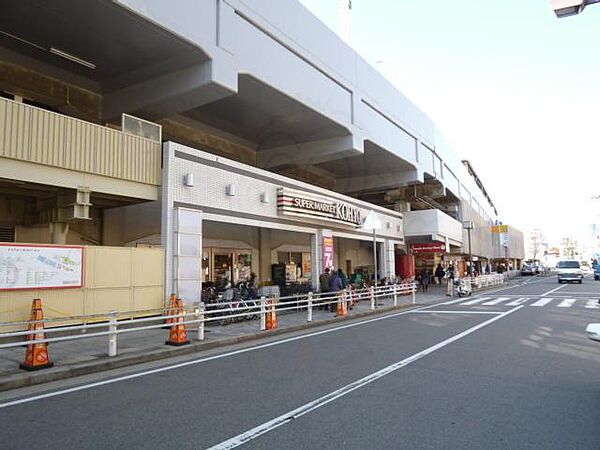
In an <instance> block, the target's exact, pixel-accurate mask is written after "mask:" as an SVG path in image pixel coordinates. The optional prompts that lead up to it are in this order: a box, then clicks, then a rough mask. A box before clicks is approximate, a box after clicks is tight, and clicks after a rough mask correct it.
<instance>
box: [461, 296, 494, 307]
mask: <svg viewBox="0 0 600 450" xmlns="http://www.w3.org/2000/svg"><path fill="white" fill-rule="evenodd" d="M490 298H492V297H482V298H476V299H474V300H469V301H468V302H464V303H461V306H462V305H465V306H467V305H476V304H477V303H479V302H485V301H486V300H489V299H490Z"/></svg>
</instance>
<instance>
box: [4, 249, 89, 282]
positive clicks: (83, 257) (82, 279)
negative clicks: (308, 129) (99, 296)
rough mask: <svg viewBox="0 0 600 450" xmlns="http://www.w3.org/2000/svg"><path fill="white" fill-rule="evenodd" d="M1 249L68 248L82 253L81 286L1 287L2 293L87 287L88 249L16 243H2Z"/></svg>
mask: <svg viewBox="0 0 600 450" xmlns="http://www.w3.org/2000/svg"><path fill="white" fill-rule="evenodd" d="M0 247H26V248H41V249H48V248H50V249H53V248H68V249H70V250H80V251H81V271H80V279H79V281H80V283H79V285H66V286H62V285H61V286H56V285H54V286H22V287H2V286H0V292H8V291H39V290H46V289H48V290H54V289H81V288H83V287H84V286H85V275H86V266H85V254H86V248H85V246H82V245H52V244H20V243H15V242H0Z"/></svg>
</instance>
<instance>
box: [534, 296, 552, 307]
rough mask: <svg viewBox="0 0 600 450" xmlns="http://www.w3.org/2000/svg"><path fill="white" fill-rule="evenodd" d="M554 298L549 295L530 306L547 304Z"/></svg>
mask: <svg viewBox="0 0 600 450" xmlns="http://www.w3.org/2000/svg"><path fill="white" fill-rule="evenodd" d="M552 300H554V299H553V298H549V297H546V298H542V299H540V300H538V301H537V302H535V303H532V304H531V305H529V306H545V305H547V304H548V303H550V302H551V301H552Z"/></svg>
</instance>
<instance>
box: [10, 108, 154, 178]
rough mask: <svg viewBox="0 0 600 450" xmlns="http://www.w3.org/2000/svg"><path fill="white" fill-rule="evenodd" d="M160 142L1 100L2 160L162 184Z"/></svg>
mask: <svg viewBox="0 0 600 450" xmlns="http://www.w3.org/2000/svg"><path fill="white" fill-rule="evenodd" d="M160 156H161V151H160V143H159V142H155V141H152V140H149V139H145V138H142V137H138V136H133V135H129V134H125V133H122V132H121V131H117V130H113V129H111V128H107V127H103V126H100V125H96V124H93V123H90V122H86V121H83V120H79V119H74V118H72V117H68V116H64V115H62V114H57V113H53V112H50V111H46V110H44V109H41V108H36V107H33V106H29V105H26V104H23V103H18V102H14V101H12V100H7V99H3V98H0V158H11V159H17V160H21V161H28V162H33V163H37V164H43V165H46V166H53V167H59V168H62V169H68V170H75V171H78V172H85V173H90V174H95V175H104V176H107V177H112V178H118V179H121V180H128V181H135V182H138V183H145V184H151V185H159V184H160Z"/></svg>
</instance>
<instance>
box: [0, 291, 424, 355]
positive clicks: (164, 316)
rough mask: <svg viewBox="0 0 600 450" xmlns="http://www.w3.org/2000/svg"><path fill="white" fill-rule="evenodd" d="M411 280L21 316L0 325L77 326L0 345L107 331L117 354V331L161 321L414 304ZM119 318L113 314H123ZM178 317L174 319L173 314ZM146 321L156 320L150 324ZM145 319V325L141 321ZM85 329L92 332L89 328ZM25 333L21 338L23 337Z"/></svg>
mask: <svg viewBox="0 0 600 450" xmlns="http://www.w3.org/2000/svg"><path fill="white" fill-rule="evenodd" d="M416 289H417V288H416V284H415V283H401V284H393V285H386V286H377V287H370V288H365V289H346V290H343V291H339V292H332V293H312V292H310V293H308V294H306V295H296V296H289V297H278V298H267V297H265V296H263V297H261V298H260V299H256V300H239V301H233V302H220V303H208V304H205V303H202V302H200V303H199V304H195V305H193V306H192V307H191V308H189V307H188V309H187V310H185V309H184V310H183V312H180V310H179V309H178V308H161V309H151V310H141V311H112V312H110V313H109V314H108V315H107V314H95V315H90V316H73V317H68V318H65V317H62V318H60V319H58V318H56V319H46V320H43V321H27V322H8V323H3V324H0V325H15V324H19V325H27V326H29V327H30V328H32V327H31V325H35V324H36V323H39V322H44V323H47V322H52V323H56V322H60V321H63V322H66V321H68V320H81V321H83V322H84V323H83V324H82V325H73V326H57V327H52V328H44V329H43V330H35V329H29V330H26V331H14V332H10V333H0V341H2V340H6V339H12V338H17V339H18V340H14V341H11V342H7V343H1V344H0V350H2V349H7V348H13V347H20V346H24V345H33V344H41V343H52V342H63V341H69V340H76V339H86V338H92V337H99V336H108V356H111V357H112V356H117V353H118V350H117V343H118V335H119V334H123V333H133V332H138V331H144V330H152V329H158V328H164V327H165V326H167V327H170V326H175V325H195V326H196V327H197V340H199V341H202V340H204V328H205V325H206V324H207V323H211V322H220V323H224V321H230V320H232V319H235V318H249V319H257V318H258V319H260V330H265V329H266V316H267V312H268V311H269V310H270V311H275V312H283V311H292V310H295V311H301V310H306V312H307V322H312V320H313V309H314V308H318V307H325V308H327V307H329V306H330V305H334V304H335V305H337V304H338V303H340V302H346V303H347V304H348V303H350V304H356V303H359V302H369V303H370V309H372V310H374V309H376V307H377V300H378V299H392V301H393V305H394V306H397V305H398V297H399V296H400V295H411V296H412V300H411V302H412V303H413V304H414V303H415V292H416ZM153 312H161V315H159V316H156V315H153V316H150V317H141V318H132V317H131V316H132V315H142V314H146V315H150V314H151V313H153ZM127 316H129V318H125V319H121V320H119V317H127ZM103 318H106V319H108V320H107V321H105V322H96V323H88V322H91V321H98V320H102V319H103ZM180 318H181V319H182V320H181V321H179V319H180ZM165 320H171V321H176V323H174V324H173V325H168V324H167V325H165V323H164V322H165ZM152 322H160V323H155V324H152ZM147 324H149V325H147ZM98 329H100V330H102V329H105V331H94V330H98ZM61 331H68V332H73V331H79V332H80V333H79V334H72V335H68V336H57V337H48V338H43V339H40V338H39V336H41V335H42V334H46V333H48V334H51V333H57V332H61ZM88 331H93V332H91V333H89V332H88ZM28 336H33V339H28V338H27V337H28ZM23 338H25V339H23Z"/></svg>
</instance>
